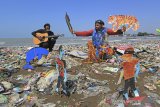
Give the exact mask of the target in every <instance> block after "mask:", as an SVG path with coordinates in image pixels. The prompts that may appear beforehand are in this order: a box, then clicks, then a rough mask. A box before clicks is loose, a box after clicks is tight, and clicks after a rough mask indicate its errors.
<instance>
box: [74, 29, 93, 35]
mask: <svg viewBox="0 0 160 107" xmlns="http://www.w3.org/2000/svg"><path fill="white" fill-rule="evenodd" d="M92 33H93V29H92V30H88V31H80V32H77V31H75V32H73V34H75V35H76V36H82V37H86V36H92Z"/></svg>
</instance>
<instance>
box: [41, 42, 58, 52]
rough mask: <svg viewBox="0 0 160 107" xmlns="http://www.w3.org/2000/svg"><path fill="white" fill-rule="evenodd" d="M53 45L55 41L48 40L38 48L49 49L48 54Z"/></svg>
mask: <svg viewBox="0 0 160 107" xmlns="http://www.w3.org/2000/svg"><path fill="white" fill-rule="evenodd" d="M55 43H56V40H52V39H48V41H47V42H42V43H40V44H39V47H42V48H45V49H47V48H49V52H52V50H53V47H54V45H55Z"/></svg>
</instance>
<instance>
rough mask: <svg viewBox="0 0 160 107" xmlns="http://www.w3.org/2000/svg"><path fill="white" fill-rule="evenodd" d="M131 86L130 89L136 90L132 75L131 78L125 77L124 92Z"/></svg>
mask: <svg viewBox="0 0 160 107" xmlns="http://www.w3.org/2000/svg"><path fill="white" fill-rule="evenodd" d="M129 88H131V91H134V90H136V86H135V79H134V77H133V78H130V79H127V80H125V85H124V94H125V93H128V89H129Z"/></svg>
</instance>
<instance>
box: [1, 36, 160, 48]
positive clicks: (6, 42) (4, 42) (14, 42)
mask: <svg viewBox="0 0 160 107" xmlns="http://www.w3.org/2000/svg"><path fill="white" fill-rule="evenodd" d="M88 40H91V37H72V38H71V37H70V38H66V37H59V38H58V39H57V42H56V44H57V45H60V44H61V45H86V43H87V41H88ZM146 40H160V37H159V36H143V37H121V36H110V37H109V42H121V41H122V42H123V41H126V42H138V41H146ZM15 46H35V45H34V44H33V42H32V38H0V47H15Z"/></svg>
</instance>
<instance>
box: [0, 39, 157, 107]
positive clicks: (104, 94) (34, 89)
mask: <svg viewBox="0 0 160 107" xmlns="http://www.w3.org/2000/svg"><path fill="white" fill-rule="evenodd" d="M120 44H131V45H132V46H133V47H134V48H135V52H136V54H135V56H136V57H138V58H139V59H140V65H141V73H140V74H139V77H138V80H137V83H136V86H137V87H138V90H139V92H140V96H145V99H144V100H143V101H142V102H139V101H133V102H131V104H130V105H128V106H129V107H132V106H139V107H158V106H160V57H159V56H160V40H154V41H153V40H149V41H142V42H130V43H129V42H128V43H127V42H116V43H115V42H111V43H110V46H111V47H115V46H117V45H120ZM63 48H64V50H65V51H66V53H69V52H71V51H73V50H78V51H82V52H84V53H87V51H88V49H87V46H78V45H65V46H63ZM28 49H29V47H1V48H0V107H1V106H2V107H13V106H19V107H32V106H36V107H125V104H124V103H123V97H122V96H120V97H119V98H118V96H119V91H118V90H120V89H121V88H123V83H124V82H122V84H121V85H117V81H118V78H119V72H118V71H117V70H116V69H118V68H119V65H118V63H117V62H114V61H112V62H107V61H103V62H100V63H93V64H83V63H82V60H83V59H82V58H78V57H76V56H74V55H70V54H66V55H65V57H64V59H65V60H66V63H67V73H68V75H67V76H68V80H72V81H73V82H74V83H73V84H72V85H73V86H72V88H73V89H72V91H71V92H72V93H71V95H70V97H66V96H64V95H57V94H56V93H55V87H56V83H57V76H58V75H57V73H56V69H55V63H54V60H55V57H56V56H57V55H58V52H57V51H56V50H57V49H58V46H56V47H55V48H54V50H55V51H53V52H52V56H51V58H50V59H49V60H48V61H47V62H46V63H45V64H43V65H42V66H37V65H36V64H35V62H36V61H33V62H32V64H33V65H35V70H32V71H31V72H28V71H27V70H23V69H22V67H23V65H24V64H25V52H27V51H28ZM113 59H114V58H113ZM42 73H43V74H44V75H45V76H42ZM47 73H48V75H46V74H47ZM50 78H51V79H52V80H50Z"/></svg>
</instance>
